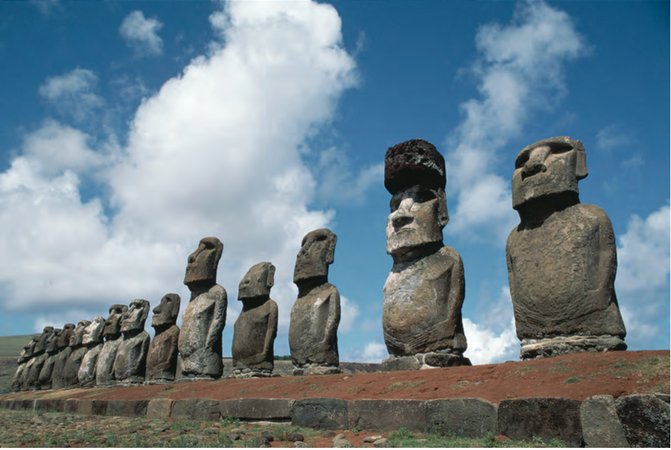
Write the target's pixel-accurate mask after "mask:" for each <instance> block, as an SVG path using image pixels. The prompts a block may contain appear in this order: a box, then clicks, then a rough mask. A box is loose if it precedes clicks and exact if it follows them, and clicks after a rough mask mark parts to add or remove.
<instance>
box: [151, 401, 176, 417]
mask: <svg viewBox="0 0 671 450" xmlns="http://www.w3.org/2000/svg"><path fill="white" fill-rule="evenodd" d="M174 402H175V401H174V400H172V399H169V398H155V399H153V400H149V403H148V404H147V417H148V418H149V419H167V418H168V417H170V413H171V412H172V405H173V403H174Z"/></svg>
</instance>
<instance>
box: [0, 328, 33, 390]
mask: <svg viewBox="0 0 671 450" xmlns="http://www.w3.org/2000/svg"><path fill="white" fill-rule="evenodd" d="M32 337H33V335H32V334H26V335H23V336H0V393H3V392H9V388H10V386H11V382H12V376H14V372H16V358H18V357H19V352H20V351H21V349H22V348H23V346H24V345H26V344H27V343H28V341H30V339H31V338H32Z"/></svg>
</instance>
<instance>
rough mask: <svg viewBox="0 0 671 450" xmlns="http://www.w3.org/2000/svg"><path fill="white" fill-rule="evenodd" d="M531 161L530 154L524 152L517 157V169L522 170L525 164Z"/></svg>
mask: <svg viewBox="0 0 671 450" xmlns="http://www.w3.org/2000/svg"><path fill="white" fill-rule="evenodd" d="M528 160H529V152H522V153H520V154H519V155H518V156H517V159H516V160H515V169H521V168H522V167H523V166H524V164H526V162H527V161H528Z"/></svg>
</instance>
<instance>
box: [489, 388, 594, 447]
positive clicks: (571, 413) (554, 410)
mask: <svg viewBox="0 0 671 450" xmlns="http://www.w3.org/2000/svg"><path fill="white" fill-rule="evenodd" d="M498 429H499V433H501V434H505V435H506V436H508V437H510V438H513V439H526V440H530V439H533V438H534V437H539V438H541V439H544V440H549V439H560V440H562V441H564V442H566V443H567V444H569V446H571V447H580V445H581V443H582V427H581V424H580V402H579V401H577V400H568V399H563V398H526V399H517V400H504V401H502V402H501V403H500V404H499V408H498Z"/></svg>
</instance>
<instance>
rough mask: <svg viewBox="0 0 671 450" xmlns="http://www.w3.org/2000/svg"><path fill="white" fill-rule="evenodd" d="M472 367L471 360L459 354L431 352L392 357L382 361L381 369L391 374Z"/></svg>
mask: <svg viewBox="0 0 671 450" xmlns="http://www.w3.org/2000/svg"><path fill="white" fill-rule="evenodd" d="M470 365H471V360H470V359H468V358H465V357H464V356H463V355H461V354H459V353H449V352H430V353H417V354H416V355H410V356H390V357H389V358H387V359H385V360H384V361H382V364H381V365H380V366H381V367H380V369H381V370H382V371H385V372H391V371H394V370H424V369H438V368H441V367H457V366H470Z"/></svg>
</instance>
